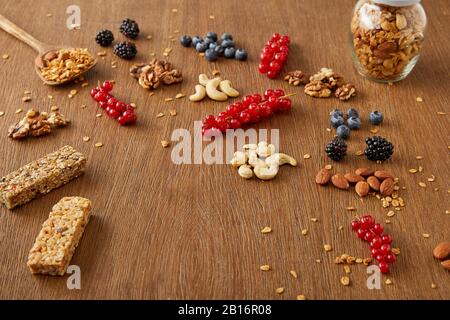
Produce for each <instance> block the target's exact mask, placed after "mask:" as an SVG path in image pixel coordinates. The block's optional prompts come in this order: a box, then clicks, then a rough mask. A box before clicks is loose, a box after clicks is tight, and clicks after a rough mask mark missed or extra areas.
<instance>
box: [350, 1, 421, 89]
mask: <svg viewBox="0 0 450 320" xmlns="http://www.w3.org/2000/svg"><path fill="white" fill-rule="evenodd" d="M425 24H426V17H425V14H424V12H423V10H422V9H419V8H418V7H417V6H406V7H391V6H384V5H373V2H372V1H369V0H366V1H363V2H362V3H361V4H360V6H359V7H357V8H356V10H355V13H354V15H353V18H352V22H351V32H352V35H353V46H354V49H355V55H356V58H357V60H358V61H359V71H360V72H361V73H363V74H365V75H368V76H370V77H372V78H375V79H381V80H391V79H392V80H394V79H396V78H398V77H399V76H401V74H402V73H403V72H404V70H405V69H406V68H407V67H408V65H409V64H410V63H411V62H412V61H413V60H414V58H416V57H417V56H418V55H419V52H420V50H421V48H422V42H423V38H424V31H425Z"/></svg>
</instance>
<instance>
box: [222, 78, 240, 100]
mask: <svg viewBox="0 0 450 320" xmlns="http://www.w3.org/2000/svg"><path fill="white" fill-rule="evenodd" d="M219 88H220V91H222V92H223V93H225V94H226V95H227V96H229V97H232V98H236V97H239V91H237V90H236V89H234V88H233V87H232V86H231V81H230V80H223V81H221V82H220V84H219Z"/></svg>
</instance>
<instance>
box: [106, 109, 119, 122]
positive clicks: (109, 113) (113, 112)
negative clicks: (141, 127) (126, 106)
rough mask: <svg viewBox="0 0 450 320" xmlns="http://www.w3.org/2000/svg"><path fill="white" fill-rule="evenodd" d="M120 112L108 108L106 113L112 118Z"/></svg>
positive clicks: (115, 117)
mask: <svg viewBox="0 0 450 320" xmlns="http://www.w3.org/2000/svg"><path fill="white" fill-rule="evenodd" d="M121 114H122V113H121V112H119V111H118V110H117V109H113V108H111V109H109V111H108V115H109V116H110V117H111V118H113V119H117V118H118V117H119V116H120V115H121Z"/></svg>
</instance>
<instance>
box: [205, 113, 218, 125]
mask: <svg viewBox="0 0 450 320" xmlns="http://www.w3.org/2000/svg"><path fill="white" fill-rule="evenodd" d="M203 123H206V124H210V125H214V124H215V123H216V117H215V116H214V115H212V114H210V115H208V116H206V118H205V120H204V121H203Z"/></svg>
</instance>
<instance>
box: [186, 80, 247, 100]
mask: <svg viewBox="0 0 450 320" xmlns="http://www.w3.org/2000/svg"><path fill="white" fill-rule="evenodd" d="M198 82H199V83H200V84H198V85H196V86H195V93H194V94H193V95H191V96H190V97H189V100H191V101H201V100H203V99H204V98H205V97H206V96H208V97H209V98H210V99H212V100H215V101H226V100H228V97H232V98H236V97H238V96H239V92H238V91H237V90H236V89H234V88H233V87H232V86H231V82H230V80H222V79H221V78H214V79H209V78H208V76H207V75H206V74H201V75H199V76H198Z"/></svg>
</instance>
